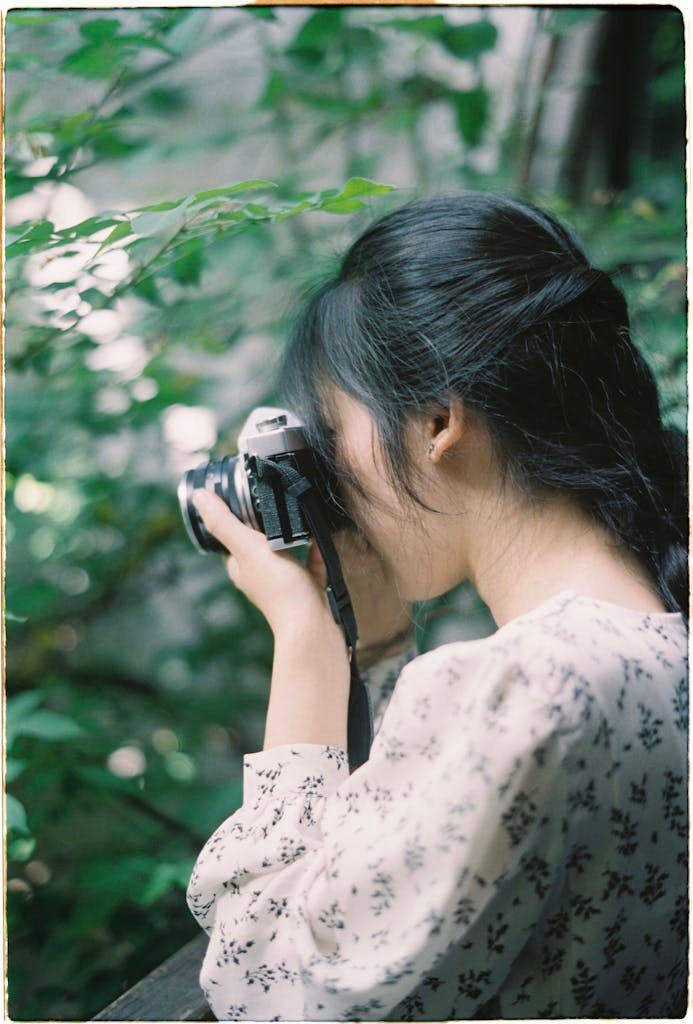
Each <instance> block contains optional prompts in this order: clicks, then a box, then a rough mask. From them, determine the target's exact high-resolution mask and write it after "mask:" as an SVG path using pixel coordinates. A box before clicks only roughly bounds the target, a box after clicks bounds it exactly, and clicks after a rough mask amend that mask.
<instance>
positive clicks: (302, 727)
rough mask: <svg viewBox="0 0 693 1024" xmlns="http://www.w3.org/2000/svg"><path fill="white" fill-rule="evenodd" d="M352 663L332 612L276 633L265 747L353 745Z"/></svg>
mask: <svg viewBox="0 0 693 1024" xmlns="http://www.w3.org/2000/svg"><path fill="white" fill-rule="evenodd" d="M348 701H349V661H348V656H347V649H346V645H345V643H344V636H343V634H342V631H341V629H340V628H339V627H338V626H337V625H336V623H335V622H334V621H333V619H332V618H331V616H330V615H329V612H328V613H327V614H326V615H325V617H324V618H317V617H311V618H310V619H309V620H307V621H301V622H294V623H292V624H291V625H290V626H288V627H287V628H284V629H281V630H276V631H275V644H274V662H273V666H272V689H271V692H270V700H269V706H268V709H267V722H266V725H265V741H264V749H265V750H268V749H269V748H270V747H277V746H283V745H285V744H291V743H317V744H323V745H327V746H335V747H342V748H344V749H346V744H347V707H348Z"/></svg>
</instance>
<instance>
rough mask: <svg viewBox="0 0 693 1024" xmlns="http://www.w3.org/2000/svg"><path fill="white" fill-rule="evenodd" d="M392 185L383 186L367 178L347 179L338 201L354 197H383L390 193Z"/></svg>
mask: <svg viewBox="0 0 693 1024" xmlns="http://www.w3.org/2000/svg"><path fill="white" fill-rule="evenodd" d="M394 187H395V186H394V185H383V184H381V183H380V182H377V181H370V179H368V178H349V180H348V181H347V182H346V184H345V185H344V188H343V189H342V191H341V192H339V193H338V195H337V197H336V198H338V199H353V198H354V196H384V195H385V194H386V193H387V192H392V190H393V188H394Z"/></svg>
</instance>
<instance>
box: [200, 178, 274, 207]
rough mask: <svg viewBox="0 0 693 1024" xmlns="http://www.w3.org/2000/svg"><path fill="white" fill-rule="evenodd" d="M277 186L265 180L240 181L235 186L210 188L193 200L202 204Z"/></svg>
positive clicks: (250, 179)
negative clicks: (206, 200) (208, 200)
mask: <svg viewBox="0 0 693 1024" xmlns="http://www.w3.org/2000/svg"><path fill="white" fill-rule="evenodd" d="M276 187H277V185H276V183H275V182H274V181H267V180H266V179H265V178H249V179H248V180H247V181H239V182H238V183H237V184H235V185H225V186H224V187H222V188H210V189H207V190H206V191H205V192H196V193H195V195H194V196H193V198H192V201H193V202H194V203H202V202H204V201H205V199H216V198H217V197H218V196H219V197H225V196H235V195H238V193H239V192H252V191H254V190H255V189H259V188H264V189H270V188H276Z"/></svg>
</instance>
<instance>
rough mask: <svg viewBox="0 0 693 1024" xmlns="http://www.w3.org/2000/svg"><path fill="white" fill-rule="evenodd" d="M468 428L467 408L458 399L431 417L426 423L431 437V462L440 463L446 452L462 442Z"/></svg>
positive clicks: (429, 448) (429, 452) (451, 401)
mask: <svg viewBox="0 0 693 1024" xmlns="http://www.w3.org/2000/svg"><path fill="white" fill-rule="evenodd" d="M466 428H467V419H466V415H465V408H464V406H463V404H462V402H460V401H459V400H458V399H456V398H454V399H451V400H450V403H449V405H447V406H445V407H441V409H440V411H439V412H437V413H434V414H432V415H430V416H429V417H428V419H427V421H426V429H427V432H428V437H429V445H428V457H429V459H430V460H431V462H440V460H441V459H442V458H443V456H444V455H445V453H446V452H448V451H450V449H451V448H453V447H454V445H456V444H457V443H458V441H460V440H461V439H462V438H463V436H464V434H465V432H466Z"/></svg>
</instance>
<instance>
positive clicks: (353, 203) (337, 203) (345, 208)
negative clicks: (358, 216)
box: [320, 199, 366, 213]
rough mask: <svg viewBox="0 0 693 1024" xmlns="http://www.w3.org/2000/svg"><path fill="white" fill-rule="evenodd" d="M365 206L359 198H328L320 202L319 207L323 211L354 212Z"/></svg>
mask: <svg viewBox="0 0 693 1024" xmlns="http://www.w3.org/2000/svg"><path fill="white" fill-rule="evenodd" d="M365 208H366V204H365V203H362V202H361V200H360V199H328V200H326V201H325V202H324V203H321V204H320V209H321V210H323V211H324V212H325V213H356V212H357V210H365Z"/></svg>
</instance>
